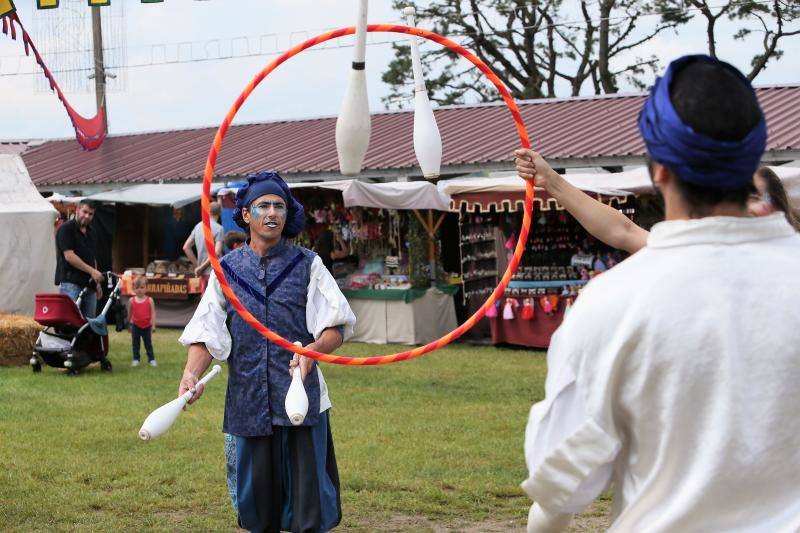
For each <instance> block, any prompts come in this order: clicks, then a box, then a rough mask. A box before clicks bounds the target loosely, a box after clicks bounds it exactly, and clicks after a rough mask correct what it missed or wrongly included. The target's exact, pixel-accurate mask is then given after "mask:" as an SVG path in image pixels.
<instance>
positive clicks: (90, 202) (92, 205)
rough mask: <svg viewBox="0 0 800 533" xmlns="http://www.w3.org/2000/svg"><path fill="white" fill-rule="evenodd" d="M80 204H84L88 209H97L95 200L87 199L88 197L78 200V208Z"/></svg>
mask: <svg viewBox="0 0 800 533" xmlns="http://www.w3.org/2000/svg"><path fill="white" fill-rule="evenodd" d="M82 205H85V206H86V207H88V208H89V209H97V202H95V201H94V200H89V199H88V198H83V199H82V200H81V201H80V202H78V209H80V208H81V206H82Z"/></svg>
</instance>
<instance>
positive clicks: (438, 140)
mask: <svg viewBox="0 0 800 533" xmlns="http://www.w3.org/2000/svg"><path fill="white" fill-rule="evenodd" d="M414 14H415V11H414V8H413V7H411V6H409V7H407V8H405V9H403V15H405V16H406V24H407V25H408V26H412V27H413V26H414V25H415V24H416V22H415V21H414ZM409 41H410V42H411V66H412V70H413V71H414V153H415V154H416V156H417V162H419V167H420V168H421V169H422V175H423V176H425V177H426V178H436V177H438V176H439V170H440V169H441V166H442V137H441V135H439V127H438V126H437V125H436V117H434V116H433V109H432V108H431V102H430V100H429V99H428V89H427V88H426V87H425V76H424V75H423V74H422V61H421V60H420V57H419V46H418V45H417V38H416V37H415V36H414V35H409Z"/></svg>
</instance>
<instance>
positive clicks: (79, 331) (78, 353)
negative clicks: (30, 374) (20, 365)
mask: <svg viewBox="0 0 800 533" xmlns="http://www.w3.org/2000/svg"><path fill="white" fill-rule="evenodd" d="M106 279H107V280H108V288H109V289H112V287H113V289H112V290H111V293H110V294H109V296H108V300H107V301H106V304H105V305H104V306H103V309H102V311H101V312H100V314H99V315H97V317H96V318H92V319H89V320H87V319H86V318H85V317H84V316H83V314H82V313H81V311H80V302H81V300H82V299H83V297H84V295H85V294H86V291H89V290H94V289H90V288H89V287H86V288H84V289H83V290H82V291H81V293H80V295H79V296H78V300H77V301H76V302H73V301H72V298H70V297H69V296H67V295H66V294H37V295H36V311H35V313H34V316H33V318H34V319H35V320H36V321H37V322H38V323H39V324H41V325H43V326H45V329H44V330H42V331H41V332H40V333H39V337H38V338H37V339H36V345H35V346H34V350H33V356H32V357H31V360H30V363H31V367H32V369H33V371H34V372H41V371H42V363H41V361H44V362H45V363H47V364H48V365H50V366H52V367H54V368H66V369H67V373H68V374H77V373H78V371H79V370H80V369H82V368H84V367H86V366H88V365H89V364H91V363H94V362H95V361H100V370H102V371H104V372H111V361H109V360H108V359H107V358H106V356H107V355H108V326H107V324H106V314H107V313H108V311H109V309H111V306H113V305H114V304H116V303H117V302H118V301H119V298H120V296H119V292H120V285H121V279H120V277H119V276H117V275H116V274H114V273H113V272H106Z"/></svg>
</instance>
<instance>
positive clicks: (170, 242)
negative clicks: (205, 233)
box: [88, 184, 216, 327]
mask: <svg viewBox="0 0 800 533" xmlns="http://www.w3.org/2000/svg"><path fill="white" fill-rule="evenodd" d="M215 188H216V187H215ZM201 194H202V188H201V186H200V185H199V184H145V185H134V186H131V187H125V188H122V189H118V190H112V191H106V192H102V193H97V194H93V195H91V196H89V197H88V198H89V199H90V200H93V201H96V202H98V203H99V204H100V205H101V206H103V205H108V206H111V205H113V213H114V219H113V229H112V231H111V234H112V235H113V237H112V245H111V264H112V265H113V270H114V271H116V272H122V294H123V295H124V296H127V297H129V296H131V295H133V280H134V279H135V278H136V277H139V276H146V278H147V293H148V294H149V295H150V296H151V297H152V298H153V300H154V301H155V304H156V317H157V320H158V323H157V325H158V326H171V327H183V326H185V325H186V323H187V322H188V321H189V319H190V318H191V316H192V314H193V313H194V310H195V308H196V307H197V302H198V301H199V298H200V294H201V280H200V278H198V277H196V276H195V274H194V265H193V264H192V263H191V262H190V261H188V260H187V259H186V258H185V257H183V251H182V249H181V248H182V246H183V243H184V242H185V240H186V238H187V237H188V235H189V233H190V232H191V230H192V228H193V227H194V225H195V224H196V223H197V222H198V221H199V220H200V205H199V204H200V202H199V200H200V196H201Z"/></svg>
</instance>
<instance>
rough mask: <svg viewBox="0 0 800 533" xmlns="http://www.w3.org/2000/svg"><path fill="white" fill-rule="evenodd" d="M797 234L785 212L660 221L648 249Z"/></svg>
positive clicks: (727, 242) (744, 241)
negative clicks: (757, 215)
mask: <svg viewBox="0 0 800 533" xmlns="http://www.w3.org/2000/svg"><path fill="white" fill-rule="evenodd" d="M792 235H795V231H794V229H793V228H792V227H791V226H790V225H789V223H788V222H787V221H786V217H785V216H784V214H783V213H773V214H772V215H768V216H765V217H706V218H696V219H692V220H670V221H665V222H659V223H658V224H656V225H655V226H653V229H652V230H650V236H649V237H648V238H647V247H648V248H670V247H674V246H689V245H692V244H742V243H746V242H755V241H763V240H768V239H779V238H783V237H791V236H792Z"/></svg>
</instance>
